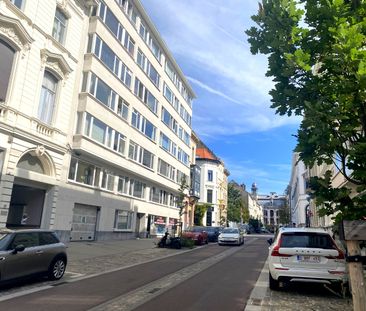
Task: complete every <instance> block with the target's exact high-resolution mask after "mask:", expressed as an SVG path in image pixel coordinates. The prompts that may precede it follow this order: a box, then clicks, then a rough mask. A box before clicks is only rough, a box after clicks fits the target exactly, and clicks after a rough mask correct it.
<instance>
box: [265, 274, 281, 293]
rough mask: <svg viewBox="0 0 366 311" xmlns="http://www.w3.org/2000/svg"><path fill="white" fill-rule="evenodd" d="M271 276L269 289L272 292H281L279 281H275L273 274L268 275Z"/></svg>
mask: <svg viewBox="0 0 366 311" xmlns="http://www.w3.org/2000/svg"><path fill="white" fill-rule="evenodd" d="M268 274H269V288H270V289H272V290H279V288H280V286H279V283H280V282H279V281H277V280H275V279H274V278H273V277H272V275H271V272H269V273H268Z"/></svg>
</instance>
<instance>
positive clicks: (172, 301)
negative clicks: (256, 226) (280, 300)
mask: <svg viewBox="0 0 366 311" xmlns="http://www.w3.org/2000/svg"><path fill="white" fill-rule="evenodd" d="M267 245H268V244H267V242H266V241H265V240H264V239H258V240H256V241H255V242H254V243H252V244H248V245H244V246H241V247H240V250H239V251H238V252H236V253H234V254H232V255H231V256H228V257H226V258H225V259H223V260H222V261H220V262H218V263H217V264H215V265H212V266H211V267H209V268H207V269H206V270H204V271H202V272H201V273H199V274H197V275H195V276H194V277H192V278H190V279H188V280H186V281H185V282H183V283H181V284H180V285H178V286H175V287H173V288H171V289H170V290H168V291H167V292H165V293H164V294H162V295H159V296H158V297H156V298H154V299H153V300H150V301H149V302H147V303H145V304H143V305H141V306H140V307H139V308H136V309H134V310H136V311H145V310H166V311H168V310H174V311H179V310H185V311H187V310H225V311H237V310H244V307H245V305H246V302H247V300H248V298H249V296H250V293H251V291H252V288H253V287H254V285H255V283H256V281H257V278H258V276H259V274H260V272H261V269H262V268H263V265H264V262H265V260H266V258H267V253H268V247H267Z"/></svg>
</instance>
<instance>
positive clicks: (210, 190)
mask: <svg viewBox="0 0 366 311" xmlns="http://www.w3.org/2000/svg"><path fill="white" fill-rule="evenodd" d="M196 164H197V165H198V166H199V167H200V168H201V190H200V194H201V196H200V199H199V203H207V204H209V205H210V207H209V209H208V211H207V212H206V214H205V215H204V219H203V224H204V225H206V226H220V225H223V224H226V221H227V184H228V176H229V175H230V173H229V171H228V170H227V169H226V168H225V164H224V162H223V161H222V160H221V159H219V158H218V157H217V156H216V155H215V154H214V153H213V152H212V151H211V150H210V149H209V148H208V147H207V146H206V145H205V144H204V143H203V142H202V141H199V143H198V144H197V150H196Z"/></svg>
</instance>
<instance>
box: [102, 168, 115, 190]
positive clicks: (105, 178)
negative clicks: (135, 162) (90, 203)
mask: <svg viewBox="0 0 366 311" xmlns="http://www.w3.org/2000/svg"><path fill="white" fill-rule="evenodd" d="M114 180H115V177H114V175H113V174H112V173H111V172H108V171H107V170H103V171H102V178H101V185H100V187H101V188H102V189H106V190H109V191H113V190H114Z"/></svg>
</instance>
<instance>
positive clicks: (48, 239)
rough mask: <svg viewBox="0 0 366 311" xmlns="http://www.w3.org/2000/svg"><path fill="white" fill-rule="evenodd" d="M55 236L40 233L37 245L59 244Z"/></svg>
mask: <svg viewBox="0 0 366 311" xmlns="http://www.w3.org/2000/svg"><path fill="white" fill-rule="evenodd" d="M59 242H60V241H59V240H58V238H57V236H56V234H55V233H54V232H40V233H39V245H49V244H55V243H59Z"/></svg>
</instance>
